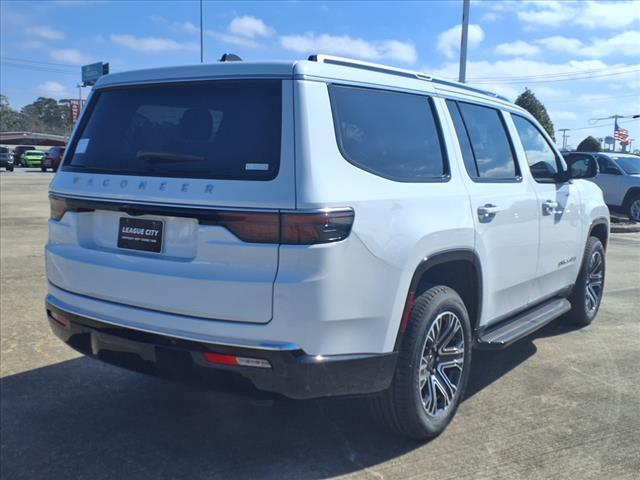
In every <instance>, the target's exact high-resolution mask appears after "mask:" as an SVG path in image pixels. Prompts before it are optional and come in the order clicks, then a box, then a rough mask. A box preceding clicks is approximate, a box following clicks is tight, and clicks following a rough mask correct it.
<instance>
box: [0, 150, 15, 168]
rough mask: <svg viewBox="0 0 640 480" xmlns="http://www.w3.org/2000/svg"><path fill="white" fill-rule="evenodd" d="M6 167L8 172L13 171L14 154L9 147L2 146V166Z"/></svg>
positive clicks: (0, 160) (0, 165)
mask: <svg viewBox="0 0 640 480" xmlns="http://www.w3.org/2000/svg"><path fill="white" fill-rule="evenodd" d="M2 167H4V168H6V169H7V172H13V154H12V153H11V152H10V151H9V149H8V148H7V147H0V168H2Z"/></svg>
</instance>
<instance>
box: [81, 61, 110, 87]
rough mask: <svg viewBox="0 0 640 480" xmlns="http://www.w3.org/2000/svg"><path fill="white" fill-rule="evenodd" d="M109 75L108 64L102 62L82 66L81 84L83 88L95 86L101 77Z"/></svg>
mask: <svg viewBox="0 0 640 480" xmlns="http://www.w3.org/2000/svg"><path fill="white" fill-rule="evenodd" d="M108 73H109V64H108V63H103V62H97V63H92V64H90V65H83V66H82V83H83V85H84V86H85V87H87V86H90V85H95V83H96V82H97V81H98V79H99V78H100V77H101V76H102V75H107V74H108Z"/></svg>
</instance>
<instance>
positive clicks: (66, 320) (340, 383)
mask: <svg viewBox="0 0 640 480" xmlns="http://www.w3.org/2000/svg"><path fill="white" fill-rule="evenodd" d="M46 309H47V317H48V319H49V324H50V326H51V329H52V330H53V332H54V333H55V334H56V336H58V337H59V338H60V339H61V340H62V341H63V342H65V343H66V344H67V345H69V346H70V347H72V348H74V349H75V350H77V351H79V352H80V353H83V354H85V355H88V356H92V357H95V358H97V359H99V360H102V361H104V362H107V363H110V364H113V365H117V366H120V367H124V368H127V369H129V370H135V371H138V372H143V373H149V374H153V375H158V376H162V377H167V378H171V379H174V380H179V381H185V382H189V383H198V384H204V385H206V386H207V387H210V388H213V389H217V390H224V391H230V390H231V391H239V392H242V393H252V390H254V391H255V389H257V390H259V391H264V392H271V393H277V394H282V395H284V396H286V397H289V398H295V399H307V398H319V397H334V396H352V395H366V394H372V393H376V392H380V391H382V390H385V389H386V388H388V387H389V385H390V384H391V380H392V378H393V373H394V371H395V366H396V359H397V358H396V357H397V354H396V353H395V352H392V353H386V354H356V355H329V356H311V355H307V354H305V352H304V351H302V350H295V351H290V350H287V351H284V350H277V351H274V350H260V349H254V348H239V347H229V346H225V345H216V344H210V343H204V342H197V341H190V340H182V339H178V338H174V337H169V336H165V335H160V334H154V333H146V332H142V331H139V330H133V329H129V328H124V327H119V326H114V325H111V324H108V323H103V322H99V321H96V320H93V319H89V318H86V317H82V316H79V315H76V314H73V313H69V312H66V311H64V310H61V309H59V308H57V307H55V306H54V305H52V304H50V303H49V302H46ZM54 317H55V318H54ZM206 352H211V353H218V354H222V355H235V356H240V357H248V358H255V359H261V360H267V361H268V362H269V363H270V365H271V368H259V367H254V366H239V365H223V364H218V363H215V364H214V363H209V362H207V361H206V360H205V355H204V354H205V353H206Z"/></svg>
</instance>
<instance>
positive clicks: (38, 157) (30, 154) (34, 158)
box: [22, 150, 44, 167]
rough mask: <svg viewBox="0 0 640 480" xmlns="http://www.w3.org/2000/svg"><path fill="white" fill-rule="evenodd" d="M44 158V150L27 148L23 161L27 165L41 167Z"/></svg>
mask: <svg viewBox="0 0 640 480" xmlns="http://www.w3.org/2000/svg"><path fill="white" fill-rule="evenodd" d="M43 158H44V152H43V151H42V150H27V151H26V152H24V153H23V154H22V163H23V164H24V166H25V167H39V166H40V165H41V164H42V159H43Z"/></svg>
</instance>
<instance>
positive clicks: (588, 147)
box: [576, 136, 602, 152]
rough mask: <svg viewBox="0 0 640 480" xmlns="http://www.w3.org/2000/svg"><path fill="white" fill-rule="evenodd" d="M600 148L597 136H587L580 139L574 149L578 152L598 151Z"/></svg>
mask: <svg viewBox="0 0 640 480" xmlns="http://www.w3.org/2000/svg"><path fill="white" fill-rule="evenodd" d="M601 150H602V148H601V147H600V142H599V141H598V139H597V138H593V137H592V136H588V137H587V138H585V139H584V140H582V141H581V142H580V144H579V145H578V148H576V151H578V152H599V151H601Z"/></svg>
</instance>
